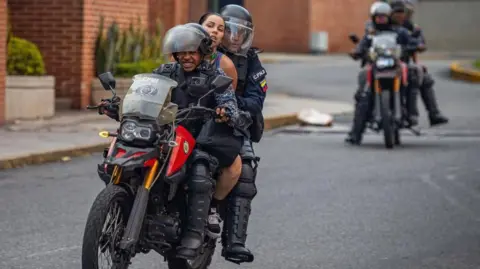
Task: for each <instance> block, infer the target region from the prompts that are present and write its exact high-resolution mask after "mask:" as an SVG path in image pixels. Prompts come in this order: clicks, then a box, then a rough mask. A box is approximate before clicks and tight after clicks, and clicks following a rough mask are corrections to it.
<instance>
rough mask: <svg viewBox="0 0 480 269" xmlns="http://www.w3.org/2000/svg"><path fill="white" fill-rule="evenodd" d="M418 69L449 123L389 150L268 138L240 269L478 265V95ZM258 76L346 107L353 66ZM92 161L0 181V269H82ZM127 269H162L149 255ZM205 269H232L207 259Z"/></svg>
mask: <svg viewBox="0 0 480 269" xmlns="http://www.w3.org/2000/svg"><path fill="white" fill-rule="evenodd" d="M428 66H429V67H430V68H431V69H432V72H434V74H435V75H436V76H437V75H438V78H437V84H438V87H437V91H438V96H439V99H440V101H441V104H442V108H443V110H444V111H445V114H447V115H448V116H450V117H451V119H452V123H451V124H449V125H446V126H445V127H441V128H436V129H435V130H426V132H427V135H425V136H421V137H414V136H412V135H407V134H405V135H404V136H403V146H401V147H398V148H396V149H394V150H392V151H387V150H385V149H384V147H383V144H382V139H381V136H379V135H375V134H370V135H367V136H366V138H365V142H364V144H363V145H362V146H361V147H351V146H347V145H344V144H343V138H344V133H342V132H341V131H340V132H339V133H329V132H325V131H323V129H315V128H314V129H311V130H313V131H312V132H306V133H304V132H293V133H292V132H284V131H282V130H277V131H274V132H269V133H268V134H266V137H265V138H264V140H263V141H262V143H261V144H259V145H258V146H257V151H258V154H259V155H260V156H261V157H262V162H261V168H260V170H259V175H258V189H259V194H258V196H257V197H256V199H255V201H254V208H253V213H252V220H251V224H250V229H249V239H248V244H249V247H250V248H251V249H252V250H253V252H254V253H255V255H256V259H255V261H254V263H253V264H244V265H242V266H240V267H243V268H262V269H263V268H265V269H269V268H276V269H283V268H285V269H292V268H301V269H304V268H305V269H306V268H339V269H345V268H355V269H385V268H389V269H397V268H398V269H404V268H408V269H417V268H432V269H443V268H448V269H451V268H455V269H466V268H479V267H480V255H479V253H480V211H479V209H480V182H479V181H478V179H479V176H478V175H479V174H480V167H479V166H478V165H477V160H478V159H479V149H480V143H479V142H480V133H479V131H480V120H479V118H478V116H476V115H478V112H476V111H477V110H476V109H475V108H476V104H479V101H480V91H479V90H480V89H479V88H478V86H475V87H474V86H470V85H468V84H465V83H460V82H452V81H447V80H445V79H442V78H441V76H440V75H441V74H442V72H443V69H444V68H446V65H445V64H444V62H429V63H428ZM302 68H303V69H302ZM289 69H290V71H289V72H296V73H297V74H298V76H299V77H300V78H299V79H296V80H295V79H293V78H292V77H290V79H289V77H288V74H287V73H288V72H287V70H289ZM268 70H269V77H271V78H270V79H269V84H270V85H269V87H270V89H274V88H275V87H276V86H277V85H280V86H282V87H284V88H280V86H279V88H278V89H279V90H283V91H288V89H289V87H290V85H291V86H295V85H297V87H298V85H302V86H303V87H301V89H299V90H296V91H295V92H296V93H298V94H302V95H304V96H311V97H313V96H317V97H318V96H324V97H327V98H331V99H332V100H345V101H349V100H351V95H352V91H353V90H352V88H353V87H354V82H355V78H354V77H353V78H352V76H353V75H354V74H355V72H356V71H357V68H356V66H355V65H353V64H351V63H350V64H349V63H347V62H346V61H345V62H342V61H341V60H338V62H332V63H316V64H310V63H309V64H302V65H300V64H295V63H291V64H284V65H283V64H282V65H277V66H275V67H269V69H268ZM292 70H293V71H292ZM308 74H310V76H311V77H309V76H308ZM349 76H350V77H349ZM277 79H278V80H281V79H283V80H284V81H277ZM315 81H316V82H315ZM288 83H290V84H288ZM422 108H423V107H422ZM343 119H345V118H343ZM340 129H341V128H340ZM289 130H291V128H289ZM297 131H298V129H297ZM287 148H288V149H287ZM99 160H100V156H99V155H94V156H91V157H84V158H77V159H73V160H72V161H70V162H66V163H54V164H47V165H42V166H32V167H26V168H23V169H15V170H8V171H3V172H0V205H2V206H1V207H0V216H1V218H0V268H2V269H3V268H4V269H27V268H28V269H30V268H31V269H47V268H48V269H54V268H62V269H63V268H80V266H81V264H80V256H81V239H82V236H83V230H84V225H85V221H86V216H87V214H88V210H89V208H90V206H91V204H92V202H93V200H94V198H95V196H96V195H97V193H98V192H99V191H100V189H101V188H102V187H103V185H102V184H103V183H101V182H100V180H99V179H98V178H97V175H96V172H95V167H96V162H97V161H99ZM131 268H134V269H140V268H154V269H156V268H166V267H165V265H164V264H163V262H162V259H161V258H160V257H159V256H158V255H156V254H154V253H151V254H148V255H139V256H137V258H136V259H135V260H134V264H133V266H132V267H131ZM211 268H225V269H230V268H239V266H237V265H234V264H231V263H227V262H225V261H223V260H222V259H221V257H220V256H219V255H217V257H216V258H215V259H214V264H213V265H212V267H211Z"/></svg>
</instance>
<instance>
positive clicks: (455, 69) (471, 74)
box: [450, 62, 480, 83]
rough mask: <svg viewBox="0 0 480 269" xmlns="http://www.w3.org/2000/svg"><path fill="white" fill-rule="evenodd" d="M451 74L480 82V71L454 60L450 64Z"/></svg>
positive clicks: (453, 76) (469, 80) (462, 78)
mask: <svg viewBox="0 0 480 269" xmlns="http://www.w3.org/2000/svg"><path fill="white" fill-rule="evenodd" d="M450 76H451V77H452V78H455V79H459V80H464V81H468V82H473V83H480V71H476V70H474V69H473V68H465V67H462V65H461V64H460V63H459V62H453V63H452V64H451V65H450Z"/></svg>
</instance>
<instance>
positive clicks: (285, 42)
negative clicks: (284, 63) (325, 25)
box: [244, 0, 310, 52]
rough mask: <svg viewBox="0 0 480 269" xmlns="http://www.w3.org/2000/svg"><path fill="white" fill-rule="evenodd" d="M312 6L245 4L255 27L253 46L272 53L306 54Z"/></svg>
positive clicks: (269, 1) (279, 1) (283, 1)
mask: <svg viewBox="0 0 480 269" xmlns="http://www.w3.org/2000/svg"><path fill="white" fill-rule="evenodd" d="M309 2H310V1H300V0H297V1H291V0H261V1H259V0H245V2H244V3H245V8H247V9H248V10H249V11H250V12H251V14H252V16H253V22H254V24H255V41H254V45H255V46H258V47H260V48H262V49H265V51H269V52H307V51H308V48H309V36H310V28H309V23H310V22H309V9H310V6H309Z"/></svg>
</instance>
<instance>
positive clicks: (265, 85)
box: [260, 79, 268, 92]
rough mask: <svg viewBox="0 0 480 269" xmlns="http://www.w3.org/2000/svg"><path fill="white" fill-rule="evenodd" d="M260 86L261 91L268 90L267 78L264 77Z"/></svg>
mask: <svg viewBox="0 0 480 269" xmlns="http://www.w3.org/2000/svg"><path fill="white" fill-rule="evenodd" d="M260 87H262V90H263V92H267V90H268V84H267V79H264V80H262V81H261V82H260Z"/></svg>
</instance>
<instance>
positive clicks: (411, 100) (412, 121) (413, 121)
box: [406, 88, 418, 126]
mask: <svg viewBox="0 0 480 269" xmlns="http://www.w3.org/2000/svg"><path fill="white" fill-rule="evenodd" d="M407 90H408V92H407V98H406V100H407V104H406V105H407V114H408V123H409V125H410V126H416V125H418V105H417V94H418V89H417V88H408V89H407Z"/></svg>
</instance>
